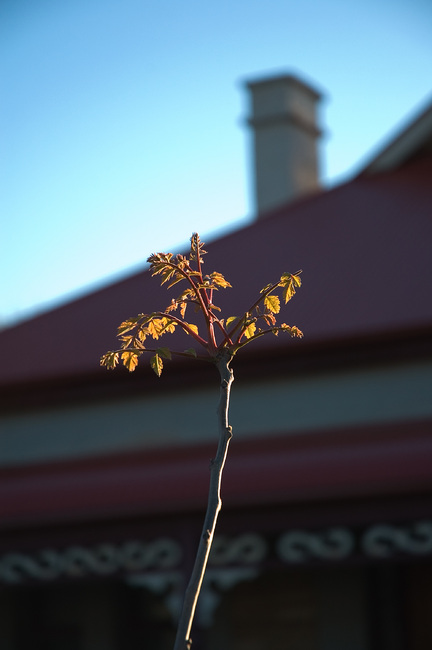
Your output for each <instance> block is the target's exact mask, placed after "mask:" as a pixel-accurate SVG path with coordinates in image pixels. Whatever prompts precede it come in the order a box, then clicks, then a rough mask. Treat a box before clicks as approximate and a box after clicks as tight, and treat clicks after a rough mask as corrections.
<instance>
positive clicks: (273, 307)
mask: <svg viewBox="0 0 432 650" xmlns="http://www.w3.org/2000/svg"><path fill="white" fill-rule="evenodd" d="M264 306H265V307H266V308H267V309H268V310H269V311H271V313H272V314H278V313H279V312H280V300H279V298H278V296H273V295H268V296H266V297H265V298H264Z"/></svg>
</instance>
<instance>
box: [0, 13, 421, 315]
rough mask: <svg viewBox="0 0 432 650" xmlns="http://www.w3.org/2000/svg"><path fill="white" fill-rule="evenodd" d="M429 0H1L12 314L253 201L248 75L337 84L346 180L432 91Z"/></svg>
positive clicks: (1, 120)
mask: <svg viewBox="0 0 432 650" xmlns="http://www.w3.org/2000/svg"><path fill="white" fill-rule="evenodd" d="M431 35H432V2H431V1H430V0H362V1H356V0H352V2H347V1H346V0H329V1H326V0H322V1H319V0H301V1H299V0H296V1H295V2H292V1H291V0H267V1H266V2H264V1H263V0H260V1H258V0H217V1H216V0H207V1H206V2H203V0H181V1H180V0H178V1H177V0H170V1H168V0H159V1H158V2H154V1H153V2H150V1H149V0H116V1H115V0H74V1H73V2H62V1H59V0H36V1H35V0H2V2H1V4H0V83H1V88H0V95H1V100H0V102H1V104H0V145H1V146H0V217H1V238H0V273H1V292H0V326H1V325H7V324H10V323H12V322H13V321H14V320H16V319H17V318H23V317H24V316H28V315H31V314H34V313H37V312H38V311H40V310H43V309H47V308H49V307H51V306H53V305H55V304H58V303H59V302H60V301H64V300H65V299H69V298H70V297H72V296H75V295H79V294H80V292H83V291H87V290H89V289H90V288H92V287H96V286H99V285H100V284H101V283H103V282H106V281H107V280H109V279H113V278H117V277H120V276H121V275H122V274H125V273H126V272H128V271H130V270H132V269H135V268H138V267H139V265H140V264H142V262H143V261H144V260H145V258H146V257H147V256H148V255H149V254H150V253H151V252H154V251H155V250H164V249H173V248H176V247H178V246H179V245H181V244H183V243H184V242H186V241H187V239H188V237H189V235H190V233H191V232H192V231H194V230H197V231H198V232H200V234H201V235H202V236H203V237H204V238H207V240H208V238H212V237H214V236H215V235H216V234H218V233H220V232H221V230H224V229H226V228H229V227H233V226H235V227H238V226H239V225H240V224H242V223H246V222H247V221H248V220H249V219H250V218H251V212H252V204H251V200H250V175H249V167H248V162H249V160H248V138H247V130H246V127H245V125H244V118H245V116H246V112H247V111H246V101H245V99H246V95H245V92H244V90H243V87H242V84H243V82H244V80H245V79H253V78H255V77H262V76H263V75H265V74H274V73H275V72H282V71H288V72H295V73H296V72H297V73H300V74H301V75H303V77H304V78H305V79H306V80H309V81H311V82H312V83H313V84H314V85H315V86H316V87H317V88H318V89H319V90H321V91H323V92H324V93H326V101H325V102H324V103H323V106H322V113H321V121H322V124H323V126H324V127H325V129H326V132H327V135H326V138H325V140H324V142H323V160H324V170H323V182H324V183H325V184H334V183H336V182H340V181H341V180H343V179H344V178H346V177H347V174H348V175H349V174H352V173H353V172H355V170H356V169H358V166H359V165H360V164H361V162H362V161H363V162H365V161H366V160H367V158H368V156H369V155H370V154H371V153H373V151H374V150H376V147H377V146H379V144H380V143H382V141H383V138H385V137H387V136H388V135H390V134H391V133H392V130H394V129H395V128H396V127H397V126H398V125H400V124H401V123H403V122H404V121H405V120H406V119H407V118H409V117H410V116H412V115H414V114H415V112H416V111H417V110H419V109H420V108H421V107H422V106H423V105H424V104H425V102H426V101H427V100H428V99H429V98H430V97H431V91H432V73H431V70H432V36H431Z"/></svg>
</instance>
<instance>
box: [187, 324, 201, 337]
mask: <svg viewBox="0 0 432 650" xmlns="http://www.w3.org/2000/svg"><path fill="white" fill-rule="evenodd" d="M185 325H187V326H188V327H189V329H190V330H192V332H193V333H194V334H198V327H197V326H196V325H194V324H193V323H185ZM186 333H187V334H188V332H186Z"/></svg>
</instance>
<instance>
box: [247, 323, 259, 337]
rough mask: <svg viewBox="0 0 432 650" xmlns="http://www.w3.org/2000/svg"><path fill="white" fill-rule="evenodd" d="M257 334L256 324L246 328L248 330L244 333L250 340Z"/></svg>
mask: <svg viewBox="0 0 432 650" xmlns="http://www.w3.org/2000/svg"><path fill="white" fill-rule="evenodd" d="M255 332H256V325H255V323H250V324H249V325H248V326H247V327H246V329H245V331H244V335H245V337H246V338H247V339H250V338H251V337H252V336H253V335H254V334H255Z"/></svg>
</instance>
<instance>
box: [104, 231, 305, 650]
mask: <svg viewBox="0 0 432 650" xmlns="http://www.w3.org/2000/svg"><path fill="white" fill-rule="evenodd" d="M205 253H206V251H205V250H204V248H203V243H202V242H201V240H200V238H199V236H198V234H197V233H194V234H193V235H192V237H191V246H190V252H189V254H188V255H186V256H185V255H176V256H174V255H173V254H171V253H155V254H153V255H150V257H149V258H148V260H147V261H148V262H149V264H150V272H151V274H152V275H153V276H155V275H160V276H161V284H165V283H168V289H170V288H171V287H173V286H174V285H176V284H177V283H180V282H183V287H184V288H183V291H182V292H181V293H180V295H179V296H178V297H177V298H175V299H172V300H171V302H170V304H169V305H168V307H167V308H166V309H165V310H164V311H156V312H151V313H149V314H138V315H137V316H134V317H132V318H128V319H127V320H125V321H123V322H122V323H121V325H120V326H119V328H118V331H117V336H118V338H119V340H120V342H121V344H120V348H119V349H118V350H112V351H110V352H107V353H106V354H104V355H103V356H102V358H101V365H103V366H106V368H115V367H116V366H117V364H118V363H119V361H121V362H122V363H123V365H124V366H126V368H127V369H128V370H129V371H133V370H135V368H136V366H137V364H138V362H139V360H140V358H141V357H142V356H143V355H144V354H148V353H150V355H151V356H150V366H151V367H152V369H153V370H154V372H155V373H156V375H157V376H158V377H160V376H161V373H162V370H163V364H164V360H166V359H171V358H172V356H173V355H175V356H180V357H189V358H191V357H192V358H196V359H198V360H205V361H210V362H211V363H213V364H214V365H215V366H216V368H217V369H218V371H219V375H220V380H221V384H220V397H219V405H218V409H217V417H218V428H219V442H218V447H217V452H216V456H215V458H214V459H213V460H212V462H211V468H210V486H209V494H208V503H207V511H206V515H205V519H204V525H203V529H202V534H201V537H200V542H199V546H198V550H197V555H196V559H195V564H194V567H193V570H192V575H191V578H190V581H189V584H188V586H187V589H186V593H185V597H184V603H183V608H182V612H181V615H180V620H179V623H178V628H177V636H176V641H175V645H174V650H190V648H191V643H192V639H191V628H192V623H193V619H194V614H195V609H196V605H197V601H198V596H199V593H200V589H201V584H202V581H203V578H204V574H205V570H206V566H207V561H208V557H209V554H210V549H211V545H212V541H213V536H214V532H215V528H216V522H217V518H218V515H219V512H220V509H221V506H222V501H221V496H220V490H221V479H222V471H223V468H224V464H225V460H226V456H227V452H228V446H229V443H230V440H231V437H232V430H231V427H230V425H229V422H228V410H229V401H230V389H231V385H232V382H233V381H234V375H233V371H232V369H231V367H230V363H231V361H232V359H233V357H234V356H235V355H236V354H237V352H238V351H239V350H240V349H241V348H242V347H244V346H245V345H247V344H249V343H252V342H253V341H255V340H256V339H258V338H260V337H261V336H266V335H268V334H273V335H278V334H279V332H282V333H287V334H289V335H290V336H292V337H298V338H301V337H302V336H303V334H302V332H301V331H300V330H299V329H298V328H297V327H295V326H290V325H287V324H286V323H281V324H277V320H276V315H277V314H279V312H280V298H282V300H283V302H284V303H285V304H286V303H287V302H288V301H289V300H290V299H291V298H292V297H293V296H294V294H295V292H296V289H297V288H298V287H300V286H301V281H300V273H301V271H298V272H297V273H283V274H282V275H281V276H280V278H279V280H277V281H276V282H274V283H272V284H267V285H266V286H265V287H264V288H263V289H262V290H261V291H260V293H259V295H258V296H257V299H256V300H255V302H254V303H253V304H252V305H251V306H250V307H249V308H248V309H247V310H246V311H244V312H242V313H241V315H240V316H229V317H227V318H226V317H224V318H222V316H221V314H220V309H219V307H217V306H216V304H215V302H214V293H215V292H216V291H218V290H219V289H226V288H229V287H231V285H230V283H229V282H228V281H227V280H226V279H225V278H224V276H223V275H222V274H221V273H219V272H218V271H213V272H211V273H209V274H205V273H204V271H203V268H202V267H203V263H204V261H203V255H205ZM278 294H279V295H278ZM188 305H193V307H194V308H195V310H196V311H199V312H200V313H201V315H202V316H203V319H204V332H202V333H200V331H199V329H198V327H197V326H196V325H195V324H193V323H189V322H188V321H186V320H185V316H186V309H187V307H188ZM176 329H180V330H182V331H183V332H184V333H185V334H187V335H189V336H190V337H191V338H192V340H193V341H194V342H195V343H197V344H198V346H199V347H198V349H199V352H197V350H196V349H195V348H189V349H187V350H184V351H179V350H170V348H167V347H157V346H154V345H153V346H152V347H148V344H147V340H148V339H153V340H154V341H158V340H159V339H160V338H161V337H162V336H163V335H165V334H172V333H173V332H174V331H175V330H176Z"/></svg>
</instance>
